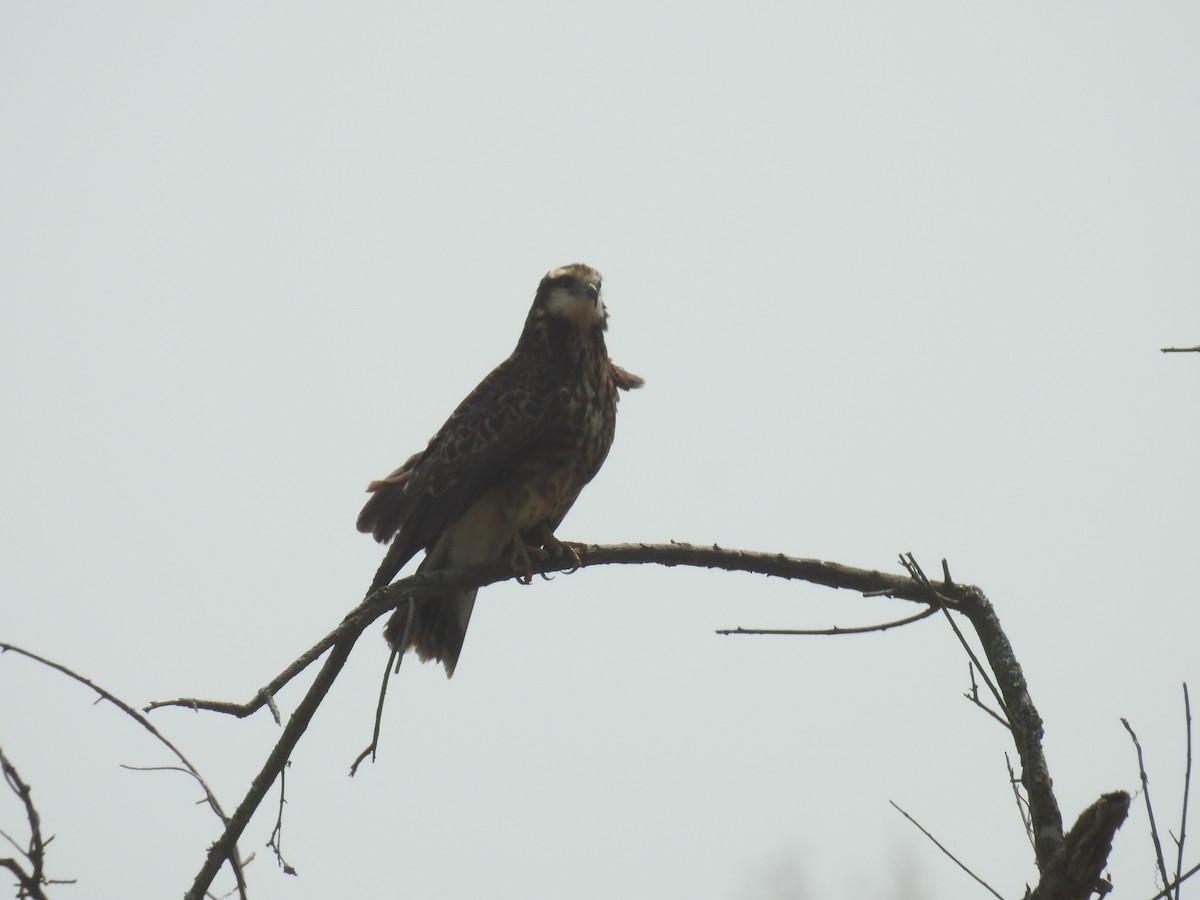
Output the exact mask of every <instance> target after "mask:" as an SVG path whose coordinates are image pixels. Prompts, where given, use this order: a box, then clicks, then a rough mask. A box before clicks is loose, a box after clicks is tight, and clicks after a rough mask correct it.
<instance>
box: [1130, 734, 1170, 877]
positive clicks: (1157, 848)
mask: <svg viewBox="0 0 1200 900" xmlns="http://www.w3.org/2000/svg"><path fill="white" fill-rule="evenodd" d="M1121 724H1122V725H1124V726H1125V730H1126V731H1128V732H1129V737H1130V738H1131V739H1132V740H1133V746H1134V747H1135V748H1136V749H1137V760H1138V774H1139V775H1140V776H1141V779H1142V796H1143V797H1144V798H1145V800H1146V815H1147V816H1148V817H1149V818H1150V837H1151V839H1152V840H1153V841H1154V855H1155V857H1156V858H1157V860H1158V874H1159V875H1161V876H1162V883H1163V884H1164V885H1166V884H1168V883H1169V882H1170V880H1171V879H1170V877H1169V876H1168V875H1167V863H1166V861H1165V860H1164V859H1163V850H1162V841H1160V840H1159V838H1158V824H1157V823H1156V822H1155V821H1154V805H1153V804H1152V803H1151V802H1150V778H1149V776H1148V775H1147V774H1146V763H1145V760H1144V759H1143V758H1142V743H1141V741H1139V740H1138V737H1137V735H1136V734H1134V732H1133V727H1132V726H1131V725H1130V724H1129V720H1128V719H1125V718H1122V719H1121Z"/></svg>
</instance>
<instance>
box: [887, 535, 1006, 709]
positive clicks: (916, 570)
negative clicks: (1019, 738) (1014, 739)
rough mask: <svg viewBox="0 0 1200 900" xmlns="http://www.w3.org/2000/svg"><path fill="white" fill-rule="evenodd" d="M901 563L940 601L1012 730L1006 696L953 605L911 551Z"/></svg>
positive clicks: (903, 556)
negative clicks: (956, 617) (952, 611)
mask: <svg viewBox="0 0 1200 900" xmlns="http://www.w3.org/2000/svg"><path fill="white" fill-rule="evenodd" d="M900 565H902V566H904V568H905V569H907V570H908V574H909V575H911V576H912V579H913V580H914V581H916V582H917V583H919V584H921V585H922V586H924V587H925V589H926V590H928V591H929V593H930V595H931V596H932V597H933V598H934V600H936V601H938V603H939V605H940V606H941V609H942V612H943V613H945V615H946V621H947V622H949V623H950V628H951V629H952V630H953V631H954V635H955V637H957V638H958V642H959V643H960V644H962V646H963V649H964V650H966V651H967V656H969V657H970V658H971V662H972V663H974V664H975V668H976V669H978V670H979V677H980V678H982V679H983V683H984V684H986V685H987V688H988V690H989V691H991V693H992V697H993V698H994V699H995V701H996V705H997V706H999V707H1000V711H1001V712H1002V713H1003V714H1004V718H1003V719H1002V720H1001V721H1003V723H1004V727H1005V728H1008V729H1009V730H1010V731H1011V730H1012V725H1011V724H1010V723H1009V713H1008V709H1007V708H1006V706H1005V705H1004V698H1003V697H1002V696H1001V695H1000V690H999V688H997V687H996V685H995V683H994V682H993V681H992V679H991V676H989V675H988V673H987V669H985V668H984V667H983V663H981V662H980V661H979V657H978V656H976V655H975V650H974V648H972V647H971V645H970V643H968V642H967V638H966V636H965V635H964V634H963V633H962V629H960V628H959V627H958V623H957V622H955V621H954V617H953V616H952V615H950V610H949V609H948V608H947V607H949V606H951V605H952V604H950V603H948V602H947V601H946V599H945V598H944V597H942V595H941V594H939V593H938V590H937V588H935V587H934V586H933V584H932V583H931V582H930V581H929V578H928V577H927V576H926V575H925V572H924V570H923V569H922V568H921V566H920V564H919V563H918V562H917V560H916V557H914V556H913V555H912V554H911V553H901V554H900Z"/></svg>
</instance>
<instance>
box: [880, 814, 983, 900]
mask: <svg viewBox="0 0 1200 900" xmlns="http://www.w3.org/2000/svg"><path fill="white" fill-rule="evenodd" d="M888 803H891V804H892V807H893V808H894V809H895V810H896V811H897V812H898V813H900V815H902V816H904V818H906V819H908V821H910V822H912V823H913V824H914V825H916V826H917V828H918V829H919V830H920V832H921V834H923V835H925V837H927V838H929V839H930V840H931V841H933V843H934V845H935V846H936V847H937V848H938V849H939V850H941V851H942V852H943V853H945V854H946V855H947V856H948V857H950V859H951V860H953V861H954V864H955V865H956V866H958V867H959V868H960V869H962V870H963V871H964V872H966V873H967V874H968V875H970V876H971V877H972V878H974V879H975V880H976V881H978V882H979V883H980V884H981V885H983V886H984V887H985V888H987V889H988V891H989V892H991V895H992V896H993V897H995V898H996V900H1004V898H1003V897H1001V896H1000V894H998V893H997V892H996V889H995V888H994V887H992V886H991V885H990V884H988V883H987V882H986V881H984V880H983V879H982V878H980V877H979V876H978V875H976V874H975V873H974V872H972V871H971V870H970V869H968V868H967V867H966V865H964V864H963V862H962V860H960V859H959V858H958V857H957V856H955V855H954V854H953V853H951V852H950V851H949V850H947V849H946V848H945V847H943V846H942V844H941V842H940V841H939V840H938V839H937V838H935V837H934V836H933V835H932V834H930V833H929V832H928V831H926V830H925V828H924V827H923V826H922V825H921V823H920V822H918V821H917V820H916V819H914V818H913V817H912V816H910V815H909V814H908V813H906V812H905V811H904V810H902V809H901V808H900V807H899V806H897V805H896V804H895V802H893V801H891V800H889V801H888Z"/></svg>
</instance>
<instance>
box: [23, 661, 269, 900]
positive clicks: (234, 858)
mask: <svg viewBox="0 0 1200 900" xmlns="http://www.w3.org/2000/svg"><path fill="white" fill-rule="evenodd" d="M8 652H12V653H16V654H17V655H19V656H24V657H25V658H26V659H31V660H33V661H34V662H38V663H41V664H42V665H44V666H48V667H49V668H51V669H54V670H55V671H56V672H61V673H62V674H63V675H66V676H67V677H68V678H70V679H72V680H74V681H77V682H79V683H80V684H82V685H84V686H85V687H87V688H89V689H91V690H92V691H94V692H95V693H96V694H98V695H99V696H100V698H101V699H103V700H107V701H108V702H109V703H111V704H112V705H113V706H115V707H117V709H119V710H121V712H123V713H125V715H127V716H129V717H130V718H131V719H133V720H134V721H135V722H137V723H138V724H139V725H141V726H142V727H143V728H145V729H146V730H147V731H148V732H150V734H151V735H153V736H154V738H155V739H156V740H157V741H158V742H159V743H160V744H162V745H163V746H164V747H166V748H167V749H168V750H170V751H171V753H172V754H173V755H174V756H175V758H176V759H178V760H179V761H180V762H181V763H182V764H183V768H184V770H186V772H187V774H189V775H191V776H192V778H194V779H195V780H196V783H197V784H199V785H200V789H201V790H202V791H203V792H204V799H205V802H206V803H207V804H208V807H209V808H210V809H211V810H212V811H213V812H214V813H215V814H216V815H217V818H219V819H220V820H221V821H222V822H223V823H224V824H226V825H228V824H229V819H228V817H227V816H226V815H225V811H224V810H223V809H221V804H220V803H219V802H218V801H217V797H216V795H215V794H214V793H213V792H212V790H211V789H210V788H209V786H208V782H206V781H205V780H204V778H203V777H202V776H201V775H200V772H199V771H197V769H196V767H195V766H193V765H192V763H191V761H190V760H189V759H188V758H187V757H186V756H184V755H183V752H182V751H181V750H180V749H179V748H178V747H176V746H175V745H174V744H173V743H171V741H170V740H168V739H167V738H166V737H165V736H164V735H163V734H162V733H161V732H160V731H159V730H158V729H157V728H155V727H154V725H152V724H151V723H150V720H149V719H147V718H146V717H145V716H144V715H142V714H141V713H140V712H138V711H137V710H136V709H134V708H133V707H132V706H130V705H129V704H128V703H126V702H125V701H124V700H122V699H121V698H120V697H117V696H116V695H115V694H113V693H111V692H110V691H107V690H105V689H104V688H102V687H100V685H98V684H96V683H95V682H94V681H92V680H91V679H90V678H85V677H83V676H82V675H80V674H78V673H76V672H74V671H72V670H71V669H68V668H67V667H66V666H64V665H62V664H61V663H56V662H54V661H53V660H49V659H46V658H45V657H42V656H38V655H37V654H36V653H31V652H29V651H28V650H24V649H22V648H20V647H17V646H16V645H14V644H6V643H3V642H0V653H8ZM228 859H229V864H230V866H231V867H232V868H233V873H234V877H235V878H236V879H237V885H238V894H239V896H241V897H242V898H243V900H245V897H246V881H245V877H244V876H243V874H242V865H241V863H240V862H239V854H238V850H237V845H236V843H234V844H231V845H230V846H229V850H228Z"/></svg>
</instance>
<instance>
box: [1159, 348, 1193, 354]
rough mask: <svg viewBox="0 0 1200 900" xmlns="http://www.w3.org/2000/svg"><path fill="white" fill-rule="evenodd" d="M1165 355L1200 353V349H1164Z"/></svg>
mask: <svg viewBox="0 0 1200 900" xmlns="http://www.w3.org/2000/svg"><path fill="white" fill-rule="evenodd" d="M1162 352H1163V353H1200V347H1163V348H1162Z"/></svg>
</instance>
